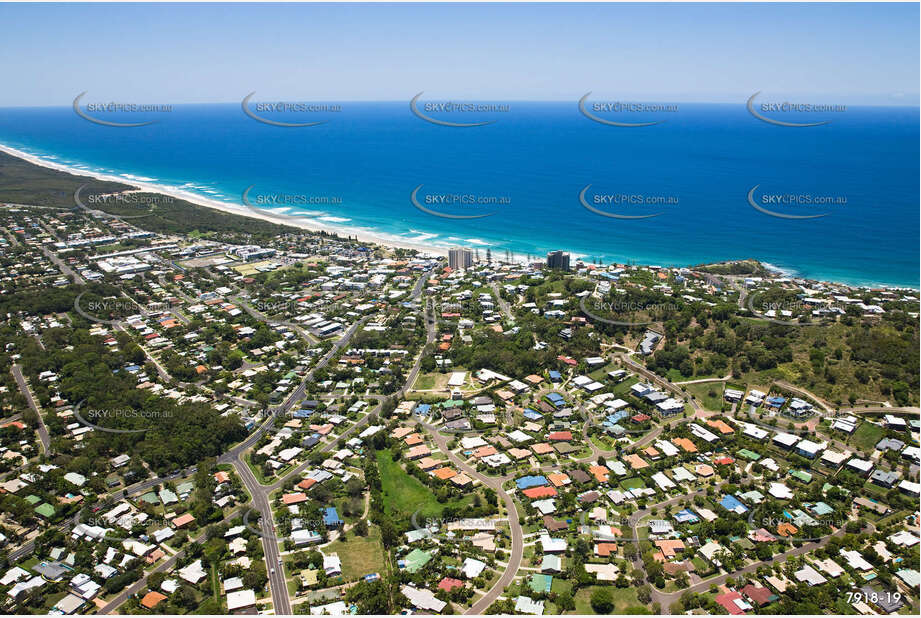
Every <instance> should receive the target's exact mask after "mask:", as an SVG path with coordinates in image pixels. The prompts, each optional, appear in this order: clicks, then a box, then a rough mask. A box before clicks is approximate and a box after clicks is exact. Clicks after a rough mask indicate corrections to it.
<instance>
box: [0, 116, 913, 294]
mask: <svg viewBox="0 0 921 618" xmlns="http://www.w3.org/2000/svg"><path fill="white" fill-rule="evenodd" d="M340 105H341V111H339V112H336V113H325V114H322V113H321V114H315V115H313V116H311V118H310V120H314V119H317V120H319V119H323V120H327V122H326V123H324V124H322V125H319V126H313V127H304V128H282V127H277V126H270V125H267V124H263V123H260V122H257V121H255V120H253V119H251V118H248V117H247V116H246V115H244V114H243V113H242V111H241V109H240V105H239V104H238V103H234V104H220V105H178V106H175V107H174V109H173V110H172V111H171V112H169V113H158V114H148V115H143V114H123V115H121V116H119V117H117V118H115V117H111V116H106V119H108V120H119V121H122V122H129V121H137V120H139V119H144V120H147V119H150V118H155V119H157V120H159V122H157V123H156V124H151V125H148V126H144V127H137V128H113V127H105V126H100V125H97V124H94V123H91V122H88V121H87V120H84V119H82V118H80V117H78V116H77V115H76V114H75V113H74V112H73V110H72V109H71V108H70V107H61V108H6V109H0V143H2V144H5V145H7V146H10V147H13V148H18V149H20V150H24V151H27V152H29V153H32V154H36V155H39V156H43V157H53V159H51V160H53V161H55V162H57V163H61V164H66V165H72V166H80V167H81V168H83V169H86V170H91V171H97V172H104V173H110V174H117V175H121V176H126V177H127V178H134V179H137V180H146V181H148V182H152V183H156V184H160V185H164V186H170V187H179V188H182V189H183V190H185V191H190V192H192V193H195V194H198V195H201V196H202V197H205V198H209V199H218V200H221V201H225V202H227V203H230V204H234V205H239V204H240V199H241V194H242V192H243V191H244V190H245V189H246V188H247V187H250V186H252V187H253V188H252V190H251V197H250V199H251V201H255V199H254V197H253V196H258V195H262V196H269V195H278V194H287V195H299V196H333V197H335V198H337V200H341V203H340V202H336V203H329V204H322V205H318V204H309V205H308V204H304V205H300V206H295V207H294V208H295V209H297V208H300V209H301V210H304V211H309V212H311V213H316V217H317V218H318V219H320V220H321V221H323V222H326V223H329V224H336V225H342V226H346V227H348V228H367V229H373V230H376V231H377V232H379V233H382V234H386V235H389V236H393V237H399V238H401V239H403V240H406V241H415V242H418V243H420V244H428V245H438V246H443V247H444V246H452V245H465V246H471V247H478V248H479V249H480V254H481V256H482V255H484V254H485V250H486V248H487V247H489V248H490V249H491V251H492V253H493V254H494V255H504V254H505V252H506V250H510V251H512V252H514V253H515V254H516V255H518V256H525V255H529V254H530V255H533V256H538V255H542V254H543V253H545V252H546V251H548V250H553V249H564V250H569V251H572V252H573V253H574V254H576V255H579V256H583V257H584V258H586V259H589V260H591V259H600V260H602V261H603V263H605V264H608V263H611V262H633V263H639V264H657V265H661V266H671V265H692V264H699V263H703V262H712V261H719V260H726V259H739V258H756V259H759V260H762V261H764V262H766V263H769V264H771V265H773V266H776V267H778V268H780V269H783V270H787V271H789V272H791V273H794V274H796V275H798V276H803V277H809V278H814V279H823V280H829V281H841V282H845V283H851V284H860V285H877V284H882V285H896V286H907V287H914V288H917V287H918V286H919V261H918V253H919V215H918V205H919V190H918V187H919V149H918V131H919V122H918V118H919V116H918V108H915V107H901V108H900V107H863V108H850V107H849V108H848V109H847V111H846V112H845V113H834V114H828V115H827V116H822V119H826V117H827V118H828V119H830V120H831V122H830V123H829V124H827V125H824V126H820V127H809V128H788V127H780V126H776V125H772V124H768V123H765V122H762V121H759V120H757V119H756V118H754V117H752V116H751V115H750V114H749V113H748V111H747V110H746V109H745V106H744V104H738V105H728V104H713V105H702V104H696V105H690V104H679V109H678V111H677V112H675V113H667V114H660V115H658V116H656V117H655V119H656V120H658V119H662V118H664V119H665V120H666V121H665V122H664V123H661V124H658V125H655V126H650V127H639V128H624V127H612V126H607V125H604V124H600V123H597V122H593V121H592V120H589V119H588V118H586V117H585V116H583V115H582V114H580V113H579V110H578V107H577V106H576V104H575V102H572V103H557V102H554V103H522V102H515V101H512V102H508V103H507V105H508V111H507V112H501V113H500V112H495V113H489V112H483V113H479V112H478V113H476V114H467V115H465V117H464V118H463V120H464V121H475V120H494V122H493V123H491V124H489V125H486V126H480V127H468V128H455V127H445V126H438V125H435V124H431V123H428V122H425V121H424V120H421V119H419V118H417V117H416V116H414V115H413V114H412V113H411V112H410V109H409V106H408V105H407V103H404V102H383V103H369V102H364V103H348V102H344V103H341V104H340ZM264 115H265V116H266V117H271V118H278V119H285V120H290V121H294V120H297V121H301V120H304V115H303V114H301V115H300V117H298V118H296V119H295V118H294V117H291V118H289V117H288V116H285V115H281V116H271V115H270V114H264ZM432 115H435V114H432ZM815 115H816V114H813V116H815ZM443 117H445V118H448V116H443ZM450 119H451V120H458V115H452V116H450ZM784 119H785V120H792V119H790V118H784ZM814 119H815V118H812V117H810V118H809V119H808V120H814ZM589 184H591V185H592V186H591V187H590V188H589V189H588V190H587V191H586V200H587V201H588V202H589V204H590V205H592V206H593V207H594V208H596V209H599V210H603V211H605V212H610V213H619V214H629V215H637V214H658V213H661V214H658V216H656V217H652V218H646V219H619V218H610V217H605V216H601V215H599V214H596V213H594V212H591V211H590V210H589V209H587V208H585V207H584V206H583V204H582V203H581V202H580V199H579V195H580V192H581V191H582V190H583V189H584V188H585V187H586V186H587V185H589ZM419 185H422V189H420V191H419V195H418V197H419V200H420V202H421V203H422V204H423V205H425V206H427V207H428V208H430V209H433V210H437V211H438V212H447V213H454V214H458V213H468V214H469V213H477V214H482V213H487V212H488V213H493V214H491V216H487V217H481V218H477V219H448V218H442V217H438V216H434V215H432V214H428V213H426V212H424V211H422V210H420V209H419V208H417V207H416V206H414V205H413V203H412V202H411V200H410V195H411V193H412V191H413V190H414V189H415V188H417V187H419ZM756 185H757V186H758V188H757V190H756V193H755V200H756V203H758V204H759V205H762V206H763V207H764V208H766V209H769V210H772V211H774V212H784V213H796V214H817V213H818V214H821V213H827V215H826V216H824V217H821V218H813V219H805V220H790V219H783V218H775V217H772V216H769V215H767V214H764V213H763V212H760V211H758V210H756V209H755V208H753V207H752V206H751V205H750V204H749V201H748V194H749V191H750V190H752V188H753V187H755V186H756ZM791 193H792V194H797V195H812V196H818V195H821V196H830V197H831V198H832V202H831V203H830V204H825V205H821V206H817V205H811V206H803V205H799V206H791V205H783V204H777V203H773V202H771V201H770V199H769V198H765V199H767V201H762V198H761V196H762V194H764V195H787V194H791ZM438 194H455V195H456V194H460V195H473V196H486V197H487V198H489V199H491V198H492V197H499V198H506V199H507V201H508V202H507V203H505V202H504V201H503V202H501V203H495V204H491V205H489V206H472V205H469V204H465V205H462V206H457V207H454V208H448V209H444V208H442V207H440V206H438V205H437V204H436V203H435V202H434V201H426V200H425V199H424V196H427V195H429V196H431V195H438ZM602 195H617V196H620V195H629V196H643V199H644V200H645V199H646V198H653V200H660V202H661V203H659V204H655V205H649V204H628V205H624V204H623V203H619V204H617V205H614V206H611V205H610V204H605V203H604V202H603V200H601V201H597V198H596V196H602ZM289 212H291V211H289Z"/></svg>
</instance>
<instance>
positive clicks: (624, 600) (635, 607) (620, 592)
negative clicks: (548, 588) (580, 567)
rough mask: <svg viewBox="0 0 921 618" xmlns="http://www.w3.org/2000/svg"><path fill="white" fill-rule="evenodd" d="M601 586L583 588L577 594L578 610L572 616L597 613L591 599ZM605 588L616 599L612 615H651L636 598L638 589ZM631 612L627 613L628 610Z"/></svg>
mask: <svg viewBox="0 0 921 618" xmlns="http://www.w3.org/2000/svg"><path fill="white" fill-rule="evenodd" d="M596 587H598V588H600V587H601V586H592V587H588V588H582V589H580V590H579V592H577V593H576V596H575V602H576V609H574V610H573V611H571V612H568V613H570V614H582V615H586V614H588V615H591V614H594V613H595V611H594V610H593V609H592V604H591V601H590V599H591V597H592V591H593V590H594V589H595V588H596ZM604 587H605V588H607V589H609V590H610V591H611V595H612V596H613V597H614V609H613V610H612V611H611V614H628V613H629V614H643V613H645V614H651V613H652V610H651V609H649V608H648V607H646V606H645V605H643V604H642V603H640V602H639V599H637V598H636V588H616V587H614V586H612V585H610V584H608V585H606V586H604ZM628 609H629V610H630V611H627V610H628Z"/></svg>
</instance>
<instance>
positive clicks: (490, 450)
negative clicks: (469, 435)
mask: <svg viewBox="0 0 921 618" xmlns="http://www.w3.org/2000/svg"><path fill="white" fill-rule="evenodd" d="M498 452H499V451H497V450H496V447H495V446H492V445H489V446H481V447H480V448H478V449H476V450H475V451H473V456H474V457H476V458H477V459H482V458H484V457H489V456H490V455H495V454H496V453H498Z"/></svg>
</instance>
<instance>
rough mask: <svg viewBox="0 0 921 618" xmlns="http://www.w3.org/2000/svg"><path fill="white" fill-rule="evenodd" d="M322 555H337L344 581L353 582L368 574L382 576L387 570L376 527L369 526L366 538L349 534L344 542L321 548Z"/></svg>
mask: <svg viewBox="0 0 921 618" xmlns="http://www.w3.org/2000/svg"><path fill="white" fill-rule="evenodd" d="M323 553H325V554H326V555H327V556H328V555H329V554H331V553H335V554H339V560H341V561H342V577H343V579H345V580H346V581H355V580H356V579H358V578H360V577H362V576H363V575H367V574H368V573H380V574H381V576H383V575H384V573H385V571H386V569H387V563H386V562H385V558H384V547H383V545H381V532H380V529H379V528H378V527H377V526H369V530H368V536H355V535H354V534H349V536H348V538H346V539H345V540H344V541H336V542H334V543H330V544H329V546H327V547H324V548H323Z"/></svg>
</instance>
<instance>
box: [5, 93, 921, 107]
mask: <svg viewBox="0 0 921 618" xmlns="http://www.w3.org/2000/svg"><path fill="white" fill-rule="evenodd" d="M781 98H785V99H788V98H790V97H781ZM411 99H412V97H408V98H406V99H296V98H288V99H285V98H280V97H274V98H265V99H262V100H260V101H259V102H272V103H278V102H284V103H400V104H406V103H409V101H410V100H411ZM241 100H242V99H241ZM431 100H433V101H451V102H460V103H478V104H484V103H575V104H577V103H578V102H579V99H578V98H573V99H489V98H477V99H467V98H464V99H461V98H450V97H447V98H446V97H439V98H433V99H431ZM599 100H601V101H605V100H606V101H608V102H610V101H611V100H617V101H618V102H623V103H641V102H642V103H666V104H675V105H743V106H744V105H745V104H746V99H744V98H743V99H739V100H736V101H733V100H727V101H678V100H669V99H634V98H632V97H619V98H617V99H613V98H612V97H603V96H602V97H599ZM113 102H114V101H113ZM134 102H135V103H138V104H140V103H144V104H150V105H156V104H161V105H162V104H169V105H240V101H179V102H174V101H134ZM785 102H791V101H785ZM827 104H829V105H830V104H832V103H827ZM834 104H836V105H849V106H852V107H915V108H917V107H921V95H919V100H918V101H915V102H911V103H894V102H893V103H848V102H841V101H839V102H835V103H834ZM58 107H60V108H67V109H72V108H73V102H71V103H62V104H58V103H53V104H41V105H0V110H3V109H53V108H58Z"/></svg>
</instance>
